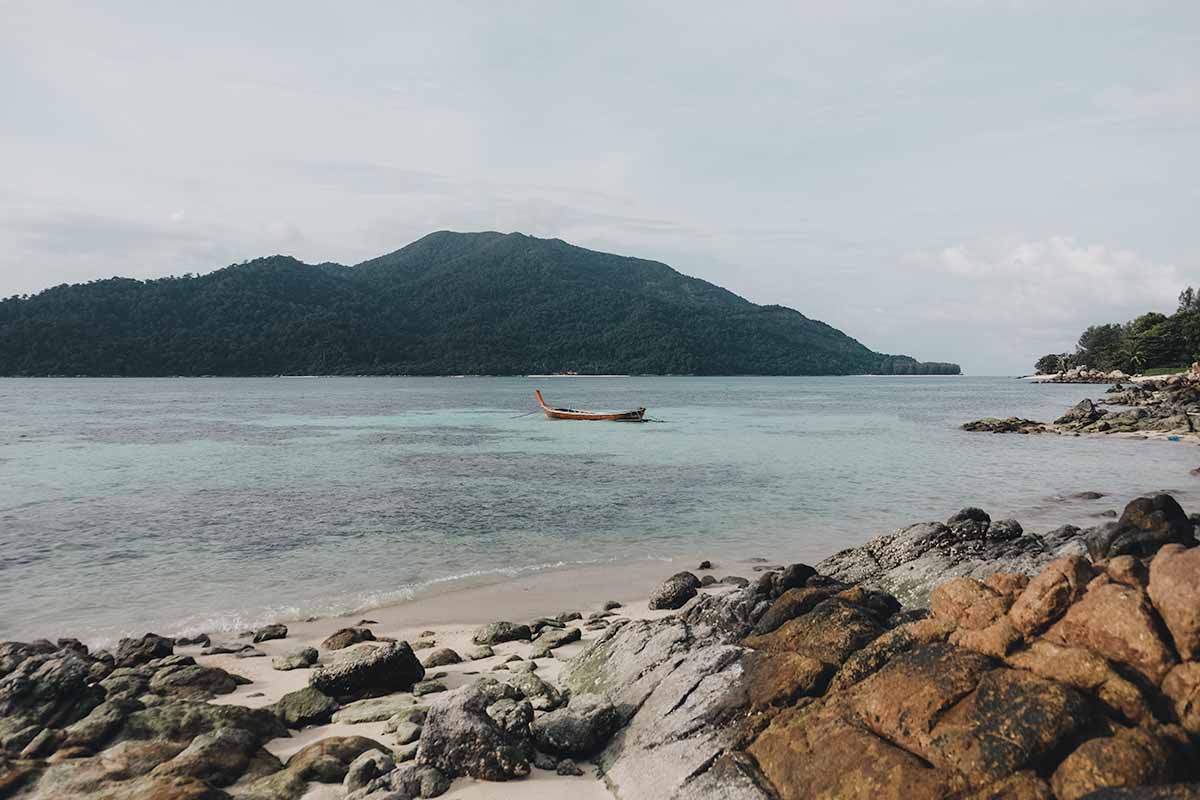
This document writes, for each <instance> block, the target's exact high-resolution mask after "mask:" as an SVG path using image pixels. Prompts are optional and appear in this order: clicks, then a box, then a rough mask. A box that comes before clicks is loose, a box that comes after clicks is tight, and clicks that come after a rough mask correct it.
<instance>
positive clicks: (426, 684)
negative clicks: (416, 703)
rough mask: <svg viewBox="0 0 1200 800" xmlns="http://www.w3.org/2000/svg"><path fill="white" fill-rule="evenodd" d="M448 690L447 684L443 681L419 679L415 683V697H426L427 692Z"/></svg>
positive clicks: (413, 690)
mask: <svg viewBox="0 0 1200 800" xmlns="http://www.w3.org/2000/svg"><path fill="white" fill-rule="evenodd" d="M444 691H446V684H444V683H442V682H441V681H419V682H417V683H415V684H413V687H412V693H413V697H424V696H425V695H427V694H437V693H438V692H444Z"/></svg>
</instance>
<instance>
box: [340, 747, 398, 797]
mask: <svg viewBox="0 0 1200 800" xmlns="http://www.w3.org/2000/svg"><path fill="white" fill-rule="evenodd" d="M395 768H396V761H395V759H393V758H392V756H391V754H389V753H386V752H384V751H382V750H367V751H366V752H364V753H361V754H359V756H358V757H357V758H355V759H354V760H353V761H351V762H350V766H349V767H347V768H346V777H345V778H343V779H342V789H343V790H344V791H345V792H346V793H347V794H349V793H350V792H356V791H358V790H359V789H362V788H363V787H365V786H366V785H367V784H369V783H370V782H371V781H373V780H375V779H376V778H378V777H381V776H383V775H386V774H387V773H389V772H391V771H392V770H394V769H395Z"/></svg>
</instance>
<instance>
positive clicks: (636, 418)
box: [533, 389, 646, 422]
mask: <svg viewBox="0 0 1200 800" xmlns="http://www.w3.org/2000/svg"><path fill="white" fill-rule="evenodd" d="M533 394H534V396H535V397H537V401H538V405H539V406H541V408H542V411H545V412H546V416H547V417H549V418H550V419H589V420H598V419H604V420H609V421H612V422H641V421H642V418H643V417H645V416H646V409H644V408H639V409H637V410H636V411H611V412H605V411H577V410H576V409H574V408H553V407H551V406H548V405H546V401H545V400H543V399H542V390H541V389H534V390H533Z"/></svg>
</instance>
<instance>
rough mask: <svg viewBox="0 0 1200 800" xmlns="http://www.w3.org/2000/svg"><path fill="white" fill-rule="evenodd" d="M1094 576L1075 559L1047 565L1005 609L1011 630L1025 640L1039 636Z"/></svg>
mask: <svg viewBox="0 0 1200 800" xmlns="http://www.w3.org/2000/svg"><path fill="white" fill-rule="evenodd" d="M1094 576H1095V571H1094V569H1093V567H1092V565H1091V564H1090V563H1088V561H1087V560H1086V559H1084V558H1080V557H1078V556H1069V557H1067V558H1059V559H1056V560H1054V561H1052V562H1050V563H1049V564H1047V565H1046V568H1045V569H1043V570H1042V571H1041V572H1039V573H1038V575H1037V577H1035V578H1033V580H1031V581H1030V582H1029V585H1028V586H1027V587H1026V588H1025V590H1024V591H1023V592H1022V593H1021V594H1020V596H1019V597H1017V599H1016V601H1015V602H1014V603H1013V605H1012V608H1011V609H1009V612H1008V617H1009V620H1010V621H1011V622H1012V624H1013V627H1014V628H1016V629H1017V630H1019V631H1020V632H1021V633H1023V634H1025V635H1027V636H1031V635H1033V634H1036V633H1040V632H1041V631H1042V630H1044V629H1045V628H1046V627H1047V626H1049V625H1050V624H1051V623H1053V622H1055V621H1056V620H1057V619H1058V618H1059V617H1061V616H1062V615H1063V614H1064V613H1066V611H1067V609H1068V608H1070V607H1071V604H1072V603H1074V602H1075V601H1076V600H1078V599H1079V598H1081V597H1082V596H1083V594H1084V592H1085V591H1086V590H1087V585H1088V582H1089V581H1091V580H1092V578H1093V577H1094Z"/></svg>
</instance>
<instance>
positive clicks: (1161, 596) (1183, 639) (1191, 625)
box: [1149, 544, 1200, 661]
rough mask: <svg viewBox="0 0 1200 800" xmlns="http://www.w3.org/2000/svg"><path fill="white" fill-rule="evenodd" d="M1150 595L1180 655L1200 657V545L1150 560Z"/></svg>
mask: <svg viewBox="0 0 1200 800" xmlns="http://www.w3.org/2000/svg"><path fill="white" fill-rule="evenodd" d="M1149 594H1150V599H1151V600H1152V601H1153V602H1154V607H1155V608H1156V609H1158V613H1159V615H1161V616H1162V618H1163V622H1165V623H1166V624H1167V630H1169V631H1170V632H1171V638H1172V639H1174V640H1175V649H1176V650H1177V651H1178V652H1179V655H1180V656H1182V657H1183V659H1184V660H1186V661H1195V660H1197V659H1200V547H1192V548H1187V549H1185V548H1184V547H1182V546H1180V545H1177V544H1171V545H1167V546H1166V547H1164V548H1162V549H1161V550H1159V551H1158V555H1156V556H1155V557H1154V560H1153V561H1151V562H1150V589H1149Z"/></svg>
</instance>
